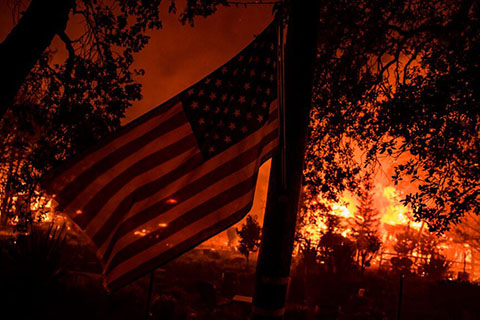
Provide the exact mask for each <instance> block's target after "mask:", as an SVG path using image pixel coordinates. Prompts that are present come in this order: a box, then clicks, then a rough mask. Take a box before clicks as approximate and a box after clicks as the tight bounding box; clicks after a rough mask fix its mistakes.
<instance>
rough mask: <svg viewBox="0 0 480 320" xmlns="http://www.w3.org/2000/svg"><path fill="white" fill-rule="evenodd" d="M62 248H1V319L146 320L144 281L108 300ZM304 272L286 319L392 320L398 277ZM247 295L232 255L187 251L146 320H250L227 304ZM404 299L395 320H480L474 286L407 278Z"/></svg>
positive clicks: (167, 271)
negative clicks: (305, 273)
mask: <svg viewBox="0 0 480 320" xmlns="http://www.w3.org/2000/svg"><path fill="white" fill-rule="evenodd" d="M68 243H69V244H68V245H64V246H63V247H62V250H61V251H62V252H63V254H54V253H52V252H50V251H48V250H47V251H41V250H40V249H41V248H42V247H41V246H40V247H39V248H40V249H39V248H37V249H36V251H40V254H38V255H35V254H32V245H31V244H29V245H28V246H27V245H21V246H20V247H21V248H23V249H22V250H23V251H21V250H17V251H15V250H12V247H11V245H10V244H8V241H7V240H6V239H3V240H2V241H1V243H0V249H1V250H0V253H1V256H0V286H1V289H0V290H1V292H2V293H1V296H0V301H1V302H0V307H1V310H2V311H1V314H2V317H0V318H1V319H89V320H94V319H116V320H117V319H118V320H121V319H144V315H145V309H146V298H147V288H148V280H149V277H148V276H146V277H143V278H141V279H139V280H138V281H136V282H134V283H132V284H131V285H129V286H127V287H125V288H123V289H121V290H119V291H117V292H114V293H111V294H108V293H106V292H105V291H104V290H103V288H102V286H101V283H100V279H99V277H98V276H96V275H95V273H94V272H95V271H98V266H95V263H94V256H93V254H91V253H90V252H88V251H87V250H86V249H79V247H78V246H77V245H76V244H75V243H74V242H72V241H69V242H68ZM50 245H51V244H50ZM37 246H38V245H37ZM47 247H48V246H47ZM25 248H30V249H29V250H30V251H28V250H26V249H25ZM43 250H46V249H43ZM20 251H21V252H20ZM45 256H48V257H49V258H48V259H47V258H45ZM66 258H67V259H66ZM65 260H68V263H65ZM253 264H254V262H253V263H252V265H253ZM59 266H63V267H61V268H60V267H59ZM72 266H73V267H72ZM79 269H83V270H79ZM86 269H88V271H89V272H84V270H86ZM302 270H303V268H302V267H300V266H299V265H297V264H295V265H294V266H293V267H292V281H291V284H290V293H289V303H288V307H287V314H286V319H292V320H293V319H295V320H297V319H298V320H302V319H308V320H310V319H339V320H343V319H396V316H397V303H398V288H399V283H400V281H399V276H398V275H394V274H392V273H391V272H383V273H379V272H367V274H366V275H365V277H364V278H363V279H362V278H361V277H360V276H358V275H354V274H352V275H350V276H346V275H341V276H340V275H337V276H334V275H329V274H326V273H322V272H320V271H317V272H313V273H311V274H310V275H309V276H308V279H305V277H304V276H302V274H303V272H301V271H302ZM253 287H254V267H253V266H251V267H250V268H248V269H246V268H245V260H244V259H243V258H242V256H240V255H238V253H232V252H231V251H228V250H226V251H213V250H209V249H204V250H203V249H196V250H192V251H191V252H189V253H187V254H185V255H183V256H182V257H180V258H178V259H176V260H174V261H172V262H170V263H168V264H167V265H165V266H164V267H163V268H161V269H157V271H156V273H155V282H154V290H153V292H154V294H153V297H152V303H151V308H150V312H151V316H150V319H155V320H157V319H164V320H170V319H179V320H187V319H198V320H203V319H209V320H210V319H212V320H215V319H232V320H235V319H248V315H249V310H250V307H251V306H250V304H249V303H246V302H238V301H234V299H233V297H234V296H235V295H241V296H249V297H250V296H252V294H253ZM403 291H404V294H403V303H402V308H401V319H409V320H410V319H422V320H424V319H427V320H428V319H432V320H434V319H435V320H437V319H438V320H443V319H445V320H446V319H455V320H457V319H458V320H463V319H464V320H470V319H480V304H479V303H478V298H479V297H480V287H479V286H478V285H476V284H471V283H467V282H456V281H427V280H426V279H424V278H420V277H416V276H413V275H409V276H407V277H406V278H405V280H404V288H403Z"/></svg>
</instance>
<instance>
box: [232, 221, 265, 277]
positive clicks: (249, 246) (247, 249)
mask: <svg viewBox="0 0 480 320" xmlns="http://www.w3.org/2000/svg"><path fill="white" fill-rule="evenodd" d="M236 231H237V234H238V235H239V236H240V241H239V243H238V247H237V248H238V251H239V252H240V253H241V254H242V255H244V256H245V258H246V259H247V268H248V262H249V257H250V253H251V252H255V251H257V250H258V248H259V247H260V239H261V233H262V228H261V227H260V225H259V224H258V222H257V216H250V215H248V216H247V220H246V221H245V224H243V225H242V228H241V229H240V230H238V229H237V230H236Z"/></svg>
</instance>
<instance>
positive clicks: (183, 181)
mask: <svg viewBox="0 0 480 320" xmlns="http://www.w3.org/2000/svg"><path fill="white" fill-rule="evenodd" d="M276 58H277V32H276V27H275V24H274V23H272V24H271V25H270V26H269V27H267V29H266V30H265V31H264V32H262V34H260V35H259V36H258V37H257V38H256V39H255V41H253V42H252V43H251V44H250V45H248V46H247V47H246V48H245V49H244V50H243V51H241V52H240V53H239V54H238V55H237V56H236V57H234V58H233V59H232V60H230V61H229V62H227V63H226V64H225V65H223V66H222V67H220V68H219V69H217V70H216V71H214V72H213V73H211V74H210V75H209V76H207V77H206V78H205V79H203V80H201V81H200V82H198V83H196V84H195V85H193V86H192V87H190V88H188V89H187V90H185V91H183V92H182V93H180V94H179V95H177V96H176V97H174V98H172V99H171V100H170V101H168V102H166V103H164V104H162V105H160V106H159V107H157V108H156V109H154V110H153V111H151V112H149V113H147V114H146V115H144V116H142V117H141V118H139V119H137V120H135V121H134V122H132V123H131V124H129V125H127V126H126V127H124V128H122V129H120V130H119V131H118V132H117V133H116V134H114V135H113V136H112V137H110V138H108V139H106V140H105V141H102V142H101V143H99V145H98V146H95V147H94V148H93V149H92V150H89V151H88V152H86V153H85V154H83V155H81V156H79V157H78V158H77V159H75V160H72V161H70V162H67V163H66V164H65V165H64V166H63V167H62V168H59V169H57V170H56V171H55V172H54V173H53V174H52V175H51V178H49V179H48V180H47V182H46V183H44V187H45V189H46V190H47V192H48V193H50V194H52V195H54V196H55V200H56V201H57V202H58V204H59V208H60V209H61V210H63V211H64V212H66V213H67V214H68V215H69V216H70V217H71V218H72V219H73V220H74V222H75V223H76V224H77V225H78V226H79V227H80V228H81V229H82V230H83V231H84V232H85V233H86V235H87V236H88V237H89V238H90V239H91V240H92V242H93V243H94V245H95V246H96V249H97V256H98V257H99V258H100V259H101V261H102V264H103V267H104V271H103V273H104V279H105V284H106V286H107V287H109V288H110V289H113V290H114V289H117V288H120V287H122V286H124V285H126V284H128V283H129V282H131V281H133V280H135V279H136V278H138V277H140V276H142V275H144V274H146V273H148V272H150V271H152V270H154V269H155V268H156V267H158V266H159V265H161V264H163V263H165V262H167V261H169V260H171V259H173V258H175V257H176V256H178V255H180V254H182V253H183V252H185V251H187V250H189V249H191V248H192V247H194V246H196V245H197V244H199V243H201V242H203V241H204V240H206V239H208V238H210V237H212V236H214V235H215V234H217V233H219V232H220V231H222V230H224V229H226V228H228V227H229V226H231V225H232V224H234V223H235V222H238V221H239V220H240V219H241V218H243V217H244V216H245V215H246V214H247V213H248V211H249V210H250V208H251V206H252V202H253V196H254V190H255V184H256V178H257V173H258V168H259V167H260V165H261V164H262V163H263V162H264V161H266V160H267V159H268V158H270V157H271V155H272V153H273V152H274V151H275V150H276V148H277V146H278V128H279V120H278V108H277V81H276V80H277V79H276V78H277V77H276V66H275V64H276V60H277V59H276Z"/></svg>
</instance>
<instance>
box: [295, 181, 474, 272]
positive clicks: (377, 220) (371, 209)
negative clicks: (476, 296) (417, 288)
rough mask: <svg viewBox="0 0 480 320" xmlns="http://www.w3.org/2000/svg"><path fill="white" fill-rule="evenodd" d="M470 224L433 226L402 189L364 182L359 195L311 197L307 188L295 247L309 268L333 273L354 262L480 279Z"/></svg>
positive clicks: (374, 267)
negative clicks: (417, 214) (418, 215)
mask: <svg viewBox="0 0 480 320" xmlns="http://www.w3.org/2000/svg"><path fill="white" fill-rule="evenodd" d="M470 219H472V220H473V221H477V220H478V218H477V219H475V218H473V217H470ZM470 224H471V223H470ZM470 224H468V225H470ZM467 228H468V227H467V226H466V224H461V225H459V226H456V227H455V228H454V229H453V230H452V231H450V232H447V233H444V234H438V233H434V232H430V231H429V230H428V227H427V226H426V224H425V223H424V222H418V221H415V219H414V218H413V215H412V213H411V211H409V209H408V208H407V207H406V206H404V205H403V204H402V203H401V192H400V191H399V190H397V189H396V188H395V187H393V186H383V185H381V184H377V185H376V186H374V185H373V184H371V183H366V184H364V185H363V187H362V188H361V189H360V191H359V192H358V194H357V196H352V195H348V196H346V197H344V200H343V201H340V202H334V203H332V202H328V201H325V200H323V199H320V198H318V197H317V198H315V197H314V198H309V197H308V192H307V196H306V197H305V203H304V206H303V208H302V211H301V213H300V217H299V221H298V228H297V236H296V243H297V247H296V248H297V254H298V255H299V256H300V257H301V259H303V260H304V262H305V263H306V264H309V265H311V266H310V268H311V267H312V266H317V267H319V268H323V269H327V270H329V271H330V272H333V273H335V272H341V270H345V268H350V269H355V270H357V271H359V272H360V274H362V275H363V274H364V271H365V270H377V271H387V272H388V271H391V272H399V271H402V272H407V273H411V274H416V275H419V276H422V277H427V278H429V279H434V280H437V279H450V280H453V279H459V280H462V281H464V280H470V281H478V279H479V277H480V270H479V266H478V264H477V263H476V261H475V260H476V259H475V257H478V247H473V246H472V244H469V243H467V242H466V239H472V237H474V231H473V230H469V231H467ZM462 230H463V233H462ZM467 233H469V234H470V237H468V236H466V234H467Z"/></svg>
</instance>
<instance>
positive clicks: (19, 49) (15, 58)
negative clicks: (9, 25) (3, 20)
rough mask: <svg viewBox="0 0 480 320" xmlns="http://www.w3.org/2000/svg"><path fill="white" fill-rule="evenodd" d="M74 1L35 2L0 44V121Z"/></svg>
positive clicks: (64, 23)
mask: <svg viewBox="0 0 480 320" xmlns="http://www.w3.org/2000/svg"><path fill="white" fill-rule="evenodd" d="M74 3H75V2H74V0H32V1H31V2H30V5H29V7H28V8H27V10H26V11H25V12H24V13H23V15H22V17H21V19H20V21H19V22H18V24H17V25H16V26H15V27H14V28H13V29H12V31H11V32H10V34H9V35H8V36H7V38H6V39H5V40H4V41H3V42H2V43H0V88H1V90H0V119H1V118H3V116H4V114H5V112H6V111H7V109H8V108H10V107H11V105H12V104H13V103H14V99H15V97H16V95H17V93H18V90H19V89H20V87H21V86H22V84H23V83H24V82H25V79H26V77H27V76H28V74H29V73H30V71H31V70H32V68H33V67H34V66H35V64H36V63H37V61H38V59H39V58H40V57H41V55H42V53H43V52H44V51H45V49H46V48H47V47H48V46H49V45H50V43H51V42H52V39H53V37H54V36H55V35H56V34H57V33H58V32H61V31H63V30H65V26H66V24H67V21H68V15H69V12H70V10H71V9H72V8H73V6H74Z"/></svg>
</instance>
